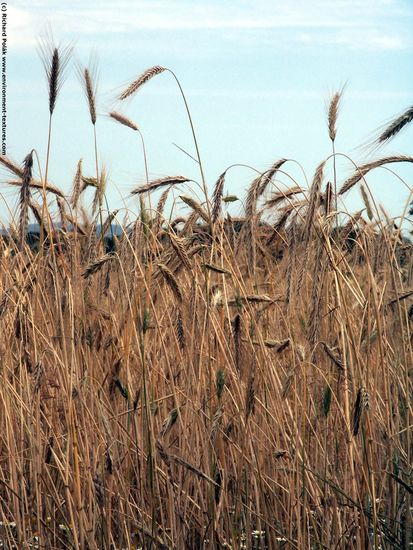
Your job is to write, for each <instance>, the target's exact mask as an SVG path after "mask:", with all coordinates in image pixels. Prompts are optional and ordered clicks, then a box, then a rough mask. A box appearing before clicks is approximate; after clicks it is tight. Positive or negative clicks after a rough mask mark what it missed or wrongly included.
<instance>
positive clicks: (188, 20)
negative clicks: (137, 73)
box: [9, 0, 413, 49]
mask: <svg viewBox="0 0 413 550" xmlns="http://www.w3.org/2000/svg"><path fill="white" fill-rule="evenodd" d="M15 6H16V7H14V8H12V7H9V20H10V35H11V41H12V43H13V45H15V46H16V47H20V48H25V47H28V46H32V45H33V43H34V42H35V37H36V35H37V34H38V33H39V32H40V30H41V29H42V27H44V25H45V23H46V22H49V23H50V24H51V25H52V27H53V28H54V29H55V30H56V33H59V35H60V34H61V33H62V32H63V33H64V34H65V36H67V37H68V38H70V39H73V38H76V37H79V38H80V37H87V36H89V37H90V36H95V37H96V39H97V40H101V41H102V42H104V41H106V42H107V40H108V37H109V35H120V36H122V38H123V37H125V38H124V39H121V40H120V42H119V43H118V45H117V43H116V41H113V42H112V43H113V47H118V48H119V47H120V46H121V45H122V44H123V43H124V40H125V39H126V36H125V35H126V34H128V33H137V32H142V31H160V32H162V31H179V30H182V31H186V30H194V31H201V30H216V31H221V32H224V31H236V30H239V31H240V32H244V31H247V30H249V31H254V30H255V31H256V32H257V33H258V32H259V31H264V30H268V31H270V30H276V29H279V30H283V29H284V30H286V31H287V32H288V31H291V32H290V33H289V35H288V41H289V42H294V41H298V42H301V43H317V42H318V43H324V42H327V43H330V44H331V43H336V44H340V45H343V46H349V47H368V48H373V47H375V48H379V49H401V48H403V47H405V45H406V40H405V39H404V38H403V37H402V36H400V33H401V29H398V31H399V32H397V33H391V32H389V28H388V27H389V24H390V21H395V19H397V18H399V19H398V20H399V22H400V25H398V26H401V23H402V22H403V19H402V18H404V19H406V18H408V17H410V18H412V16H413V10H412V9H409V7H406V5H405V4H403V3H402V0H336V1H335V2H331V1H330V0H313V1H311V2H310V1H308V0H290V1H284V0H283V1H281V0H256V1H254V2H245V1H242V0H238V1H231V2H230V1H220V2H217V1H216V0H215V1H213V0H198V1H193V0H192V1H189V0H138V1H136V2H134V1H132V0H123V1H121V2H116V3H114V2H109V1H107V0H104V1H97V0H92V1H89V2H87V3H85V2H83V1H80V0H72V2H70V3H63V2H59V3H58V4H57V3H56V2H52V1H51V0H48V1H44V0H43V1H32V2H30V3H28V2H27V1H21V0H20V1H19V0H17V1H16V2H15ZM315 31H316V32H315ZM406 32H407V31H406ZM159 38H160V40H161V39H162V37H161V36H159ZM111 40H112V38H111Z"/></svg>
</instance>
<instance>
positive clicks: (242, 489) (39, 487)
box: [0, 68, 413, 549]
mask: <svg viewBox="0 0 413 550" xmlns="http://www.w3.org/2000/svg"><path fill="white" fill-rule="evenodd" d="M155 69H156V70H155ZM155 69H154V70H152V72H147V73H144V75H143V76H142V77H140V78H139V79H138V80H137V81H136V82H135V83H133V86H132V88H131V87H130V88H129V89H128V90H126V91H125V94H126V93H127V92H128V91H129V93H128V95H130V94H132V93H134V92H135V91H136V90H137V89H138V88H139V87H140V86H141V85H142V84H143V83H145V82H146V81H147V80H149V79H150V78H151V77H152V76H154V74H157V73H158V72H160V69H161V68H155ZM123 95H124V94H123ZM338 99H339V98H338ZM338 99H337V101H336V107H337V104H338ZM336 114H337V113H336V112H335V113H334V112H331V113H330V115H329V116H330V118H329V132H330V137H331V139H332V140H334V139H335V134H336V126H335V124H336ZM114 118H116V117H114ZM29 161H31V159H29V158H28V157H26V161H25V166H24V167H23V169H20V168H19V167H18V165H16V164H15V163H14V162H13V161H11V160H10V159H3V160H2V162H3V165H4V166H5V167H6V168H7V169H8V170H9V171H11V172H12V173H13V177H14V180H15V178H16V177H17V178H20V181H14V180H13V183H15V184H18V185H20V186H21V218H20V220H21V225H20V233H21V232H22V231H23V228H24V227H26V225H27V214H28V208H29V206H30V209H31V210H32V212H33V213H34V215H35V217H36V219H38V221H39V218H40V220H41V219H42V215H43V216H44V214H42V213H41V212H42V211H43V212H46V215H47V216H49V207H50V203H49V202H47V203H46V204H38V203H36V202H34V201H33V200H31V195H33V196H35V195H36V194H39V191H40V189H41V188H42V186H41V185H40V184H38V185H37V186H36V184H35V180H32V176H31V163H30V162H29ZM402 161H404V162H406V161H407V162H411V158H410V157H400V156H397V157H396V156H394V157H386V158H383V159H381V160H379V161H375V162H371V163H368V164H365V165H364V166H361V167H360V169H359V170H356V171H355V174H354V176H353V177H352V178H349V179H347V181H346V182H345V183H344V186H343V187H342V188H341V190H340V193H344V191H345V190H346V189H349V188H351V187H353V186H354V185H356V184H357V183H358V182H359V181H360V180H362V179H363V178H364V176H365V175H367V173H368V172H370V171H371V170H372V169H373V168H376V167H379V166H382V165H384V164H387V163H389V162H390V163H391V162H402ZM284 162H285V159H281V160H280V161H277V162H276V163H275V164H274V166H273V167H272V168H271V169H270V170H269V171H267V172H264V173H263V174H260V175H259V176H258V177H256V178H255V179H254V181H253V182H252V184H251V185H250V186H249V189H248V190H247V198H246V217H245V218H243V219H241V220H231V219H230V218H229V217H228V218H224V216H223V214H222V208H223V196H224V186H225V173H226V171H225V172H223V174H222V175H221V176H220V178H219V179H218V180H217V183H216V186H215V189H214V192H213V194H212V197H211V199H209V198H208V200H207V201H206V204H200V203H199V202H197V201H196V200H195V199H194V198H192V197H189V196H183V197H182V199H183V201H184V203H185V204H186V205H187V206H188V207H189V212H188V216H187V217H186V218H184V220H183V221H184V224H183V226H182V224H181V223H180V222H181V221H182V220H181V219H175V218H176V217H175V213H174V211H173V210H172V211H171V212H169V213H168V216H167V219H169V220H170V223H167V222H166V221H165V220H164V218H163V213H164V210H165V209H166V201H167V197H168V192H169V191H170V188H171V186H179V185H180V184H182V183H184V182H185V183H186V182H188V181H189V180H187V179H186V178H183V177H181V176H176V177H168V178H163V179H158V180H153V181H150V182H147V184H146V185H144V186H142V187H138V188H137V189H135V190H134V191H133V193H135V194H138V195H143V194H144V193H150V192H153V191H156V192H158V190H159V189H161V188H162V187H163V186H168V187H167V189H166V190H164V191H163V193H162V195H161V196H160V200H159V203H158V205H159V206H158V212H153V211H151V210H146V209H145V206H144V202H143V200H142V202H141V207H142V211H141V215H140V218H139V219H138V220H126V221H125V223H124V224H123V228H124V232H123V236H122V237H121V238H118V239H114V242H112V243H111V246H112V248H113V250H110V251H108V250H105V249H104V243H103V240H102V239H100V240H99V239H97V238H96V219H92V218H90V217H89V216H87V215H85V216H84V219H82V210H81V209H82V207H81V204H80V202H81V199H82V198H83V197H82V189H81V185H82V181H83V185H85V181H86V183H87V181H89V180H90V181H89V183H88V184H87V185H92V184H93V185H94V186H96V188H97V190H96V196H97V199H96V200H97V202H98V206H99V209H101V204H102V198H103V193H104V186H103V185H101V183H99V184H98V181H99V180H98V179H97V178H89V180H88V179H87V178H86V179H85V178H84V177H83V176H82V171H81V161H80V162H79V164H78V168H77V172H76V176H75V179H74V189H73V193H72V199H71V202H72V207H73V211H70V212H69V211H67V207H66V206H65V204H64V202H62V201H60V203H59V215H60V217H61V220H62V222H63V227H65V224H66V227H67V224H69V223H70V224H72V226H73V227H74V228H73V230H71V231H65V230H62V231H59V232H56V231H55V230H54V229H53V227H52V230H53V238H52V235H50V236H49V237H48V236H47V234H46V238H45V239H44V241H43V242H41V243H40V247H39V250H37V251H36V250H33V249H30V248H29V247H28V246H27V244H26V243H25V242H24V241H22V239H18V238H15V239H14V240H9V241H6V240H2V241H1V243H0V264H1V270H0V327H1V331H2V336H3V337H2V339H1V341H0V354H1V361H0V376H1V384H0V403H1V405H0V406H1V411H2V412H1V414H0V515H1V517H0V522H1V524H0V540H1V541H2V543H3V545H4V546H5V547H8V548H11V547H12V544H15V545H16V547H17V548H25V547H28V545H29V544H34V543H35V542H36V544H39V547H40V548H79V549H83V548H90V549H103V548H106V549H109V548H117V549H121V548H134V547H135V548H138V547H139V548H140V547H144V548H177V549H181V548H182V549H183V548H281V547H283V548H296V549H302V548H326V549H330V548H354V549H362V548H386V549H390V548H407V547H408V544H409V537H410V532H411V526H412V521H411V520H412V518H411V513H412V508H411V505H412V504H411V503H412V484H411V475H412V472H411V464H412V434H411V429H412V419H413V415H412V412H413V411H412V400H411V396H412V380H411V375H412V370H411V369H412V364H413V362H412V319H413V306H412V292H413V291H412V290H411V289H412V277H413V255H412V247H411V245H409V244H407V243H404V242H403V241H402V239H401V234H400V230H399V228H398V227H395V225H394V223H389V224H387V223H384V222H383V221H381V220H378V219H377V216H376V217H375V218H373V215H371V216H370V215H369V216H368V219H367V220H366V219H364V217H363V213H358V214H355V215H354V216H353V217H351V218H350V221H349V222H348V223H347V224H346V225H344V226H343V227H339V228H337V227H334V224H333V222H334V216H335V215H334V207H333V203H334V200H335V197H334V193H333V190H332V184H331V183H327V182H325V181H324V176H323V174H324V169H325V161H323V162H321V163H320V165H319V167H318V169H317V170H316V173H315V176H314V181H313V184H312V187H311V189H310V190H309V193H308V194H307V197H306V198H304V199H302V198H300V199H299V200H298V199H297V195H298V196H299V197H301V195H302V193H303V192H304V191H303V189H304V187H302V186H301V184H300V185H298V184H297V185H294V186H292V187H291V188H290V189H285V190H280V189H278V188H277V189H276V190H275V191H274V192H273V193H272V195H271V194H270V195H269V196H268V197H266V196H265V193H264V192H265V189H266V188H267V186H268V189H270V188H271V179H272V178H274V176H275V174H276V172H277V171H278V170H280V169H281V166H282V165H283V164H284ZM29 172H30V173H29ZM102 173H103V170H102V171H101V172H100V174H99V178H102V177H104V176H102ZM82 177H83V179H82ZM369 177H372V176H371V175H370V176H369ZM92 180H93V181H94V183H93V182H92ZM90 182H92V183H90ZM363 190H364V195H363V196H364V200H365V201H367V202H368V204H369V205H370V202H369V197H368V196H367V193H366V191H365V189H364V188H363ZM45 191H46V192H48V193H49V194H50V193H52V194H53V193H55V194H56V192H58V193H57V194H58V196H61V197H62V198H63V197H64V195H63V193H62V192H61V191H59V190H57V189H56V188H55V187H52V186H50V185H49V186H48V187H46V188H45ZM42 197H43V196H42V195H41V196H40V199H42ZM206 199H207V198H206ZM261 199H262V201H261ZM260 201H261V202H260ZM207 207H208V208H207ZM371 209H372V207H371V206H370V211H371ZM210 212H211V217H210V214H209V213H210ZM36 213H37V214H36ZM50 213H51V214H53V211H50ZM264 214H265V219H266V220H267V221H266V222H262V221H261V219H264V217H263V216H264ZM115 216H116V213H115V212H114V213H112V214H110V215H109V216H108V219H107V221H106V223H105V229H104V231H105V232H106V231H108V230H109V228H110V224H111V222H112V221H113V219H114V218H115ZM165 217H166V216H165ZM128 222H131V223H130V224H129V225H128ZM39 223H40V222H39ZM127 227H131V228H132V229H131V230H129V229H126V228H127ZM179 228H181V229H179ZM244 228H246V230H244ZM252 250H253V252H251V251H252ZM251 257H253V263H251V261H250V260H251ZM35 537H36V539H35Z"/></svg>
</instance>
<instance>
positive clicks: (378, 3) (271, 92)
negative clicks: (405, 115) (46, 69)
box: [0, 0, 413, 219]
mask: <svg viewBox="0 0 413 550" xmlns="http://www.w3.org/2000/svg"><path fill="white" fill-rule="evenodd" d="M412 23H413V2H412V1H411V0H336V1H334V2H332V1H326V0H314V1H311V0H308V1H301V0H296V1H279V0H256V1H245V0H231V1H225V0H221V1H220V2H218V1H213V0H192V1H186V0H182V1H181V0H154V1H150V0H140V1H130V0H127V1H120V2H107V1H99V2H96V1H89V2H87V3H85V2H80V1H78V0H74V1H71V2H64V1H61V2H51V1H36V0H34V1H33V0H32V1H30V2H29V1H19V0H15V1H12V2H10V3H9V5H8V57H7V62H8V69H7V77H8V88H7V91H8V96H7V100H8V125H7V152H8V154H9V155H10V156H11V157H12V158H14V159H15V160H17V161H21V160H22V159H23V158H24V156H25V155H26V154H27V153H28V152H29V151H30V150H31V149H32V148H33V147H34V148H36V150H37V151H38V152H39V155H40V157H41V159H42V160H43V161H44V158H45V150H46V139H47V123H48V104H47V89H46V82H45V77H44V73H43V67H42V65H41V62H40V60H39V56H38V54H37V52H36V40H37V38H38V37H39V35H40V34H41V33H42V32H43V31H44V29H45V27H46V24H50V25H51V26H52V28H53V32H54V35H55V38H56V40H57V41H62V42H65V41H73V42H74V43H75V47H74V57H75V58H76V59H77V60H79V61H81V62H82V63H84V64H86V63H87V62H88V59H89V55H90V52H91V51H94V52H95V53H96V54H97V56H98V58H99V66H100V78H99V94H98V113H99V114H100V116H99V118H98V123H97V132H98V142H99V156H100V159H101V161H102V162H104V164H105V166H106V167H107V169H108V171H109V175H110V180H109V187H108V199H109V204H110V207H111V208H119V207H125V208H127V209H130V210H131V211H133V212H134V211H136V210H137V204H136V199H134V198H128V194H129V192H130V190H131V189H133V188H134V187H136V186H137V185H138V184H139V183H143V181H144V169H143V162H142V154H141V149H140V144H139V141H138V136H137V135H136V134H135V133H133V132H132V131H130V130H128V129H126V128H123V127H121V126H119V125H118V124H116V123H114V122H112V121H111V120H109V119H108V118H107V116H105V114H106V113H107V111H108V110H110V109H114V108H115V109H117V110H121V111H122V112H123V113H124V114H126V115H127V116H129V117H130V118H132V119H133V120H135V122H136V123H137V124H138V125H139V127H140V128H141V130H142V132H143V135H144V137H145V140H146V144H147V149H148V157H149V171H150V175H151V177H159V176H164V175H177V174H182V175H185V176H188V177H193V178H194V179H195V180H198V181H199V175H198V171H197V167H196V165H195V164H194V162H193V161H192V160H191V159H189V158H188V157H187V156H185V155H184V154H183V153H181V152H180V151H179V150H178V149H177V148H176V147H175V146H174V145H173V143H177V144H178V145H180V146H181V147H183V148H184V149H186V150H188V151H189V152H191V153H193V143H192V140H191V134H190V128H189V125H188V121H187V118H186V115H185V111H184V108H183V103H182V100H181V98H180V96H179V93H178V89H177V87H176V85H175V83H174V82H173V80H172V78H171V76H170V75H169V74H167V73H164V74H162V75H159V76H158V77H156V78H155V79H153V80H152V81H151V82H150V83H148V84H147V85H146V86H145V87H144V88H142V89H141V90H140V92H139V93H138V94H137V95H136V96H134V97H133V98H132V99H131V100H130V101H128V102H127V104H126V105H124V104H121V105H119V104H117V103H116V102H115V101H114V98H115V97H116V95H117V94H118V93H119V92H120V91H121V90H122V89H123V87H124V86H125V85H127V84H128V83H129V82H130V81H131V80H132V79H134V78H135V77H136V76H137V75H139V74H140V73H141V72H142V71H143V70H145V69H146V68H148V67H150V66H153V65H157V64H160V65H163V66H166V67H169V68H171V69H172V70H174V72H175V73H176V74H177V76H178V78H179V79H180V81H181V84H182V86H183V88H184V90H185V92H186V94H187V98H188V101H189V104H190V107H191V111H192V114H193V118H194V122H195V127H196V132H197V135H198V138H199V143H200V149H201V156H202V159H203V163H204V167H205V172H206V175H207V180H208V185H209V187H210V189H212V187H213V185H214V183H215V181H216V179H217V177H218V176H219V174H220V173H221V172H222V171H223V170H224V169H225V168H226V167H227V166H229V165H231V164H233V163H245V164H248V165H251V166H253V167H255V168H256V169H258V170H265V169H266V168H267V167H268V166H270V165H271V164H272V163H273V162H274V161H275V160H277V159H278V158H280V157H287V158H291V159H295V160H297V161H299V162H300V163H301V165H302V166H303V168H304V170H305V172H306V174H307V177H308V179H310V180H311V178H312V175H313V172H314V170H315V168H316V166H317V164H318V163H319V162H320V160H322V159H323V158H325V157H326V156H328V155H329V154H330V153H331V144H330V141H329V139H328V132H327V128H326V102H327V101H328V98H329V97H330V95H331V93H332V92H334V91H335V90H336V89H338V88H340V87H341V86H342V85H343V84H344V83H345V82H347V85H346V89H345V93H344V98H343V103H342V108H341V111H340V116H339V121H338V134H337V144H336V147H337V151H339V152H343V153H345V154H347V155H349V156H351V158H352V159H353V160H354V161H355V162H358V163H360V162H363V161H365V160H366V155H365V152H364V151H363V150H362V149H360V148H359V147H358V146H359V145H360V144H362V143H364V142H366V140H368V139H369V138H370V137H371V136H372V135H374V130H375V129H377V128H378V127H379V126H380V125H382V124H383V123H385V122H386V121H388V120H389V119H391V118H392V117H393V116H394V115H396V114H398V113H399V112H401V111H403V110H404V109H405V108H407V107H408V106H409V105H411V104H412V99H413V72H412V52H413V39H412V36H411V29H412V28H413V25H412ZM412 131H413V128H407V129H406V131H405V132H404V133H403V134H402V135H400V136H398V137H397V138H396V139H395V140H394V141H393V142H392V143H391V144H389V145H388V146H386V148H384V149H383V150H382V151H380V152H377V153H374V155H373V156H374V158H375V157H377V156H379V155H381V154H383V155H384V154H390V153H399V152H400V153H405V154H409V153H411V152H412ZM81 157H82V158H83V159H84V166H85V172H86V173H89V174H90V175H93V172H94V157H93V141H92V127H91V124H90V121H89V118H88V111H87V105H86V102H85V98H84V94H83V90H82V89H81V86H80V84H79V80H78V78H77V76H76V71H75V66H74V63H72V64H71V66H70V67H69V71H68V73H67V79H66V81H65V84H64V87H63V88H62V92H61V95H60V96H59V98H58V102H57V106H56V111H55V115H54V130H53V146H52V157H51V166H50V181H52V182H53V183H56V184H58V185H60V186H61V187H62V188H63V189H64V190H66V191H69V189H70V185H71V181H72V179H73V175H74V172H75V169H76V163H77V161H78V159H79V158H81ZM368 159H369V160H370V159H371V156H369V157H368ZM338 164H339V165H338V169H339V180H340V181H341V180H344V178H345V177H346V176H347V175H348V174H349V173H350V172H351V164H350V163H349V162H348V161H344V160H343V161H340V162H339V163H338ZM330 168H331V167H330ZM330 168H328V169H327V176H328V175H329V173H331V169H330ZM287 169H288V171H289V173H290V175H291V176H292V177H293V178H296V179H297V181H298V183H301V184H304V180H303V176H302V173H301V171H300V168H299V166H298V165H297V164H295V163H290V164H289V165H287ZM392 169H394V170H396V171H397V173H398V174H400V175H401V176H402V177H403V178H404V179H405V181H406V183H407V184H408V185H410V186H411V181H412V176H413V170H412V168H411V165H410V166H401V165H392ZM253 177H254V172H252V171H251V170H248V169H247V168H235V169H233V170H231V171H230V172H229V173H228V177H227V184H226V191H227V192H228V193H231V194H237V195H238V196H240V197H242V196H243V195H244V190H245V188H246V187H247V186H248V183H249V182H250V181H251V179H252V178H253ZM280 180H281V182H282V181H283V182H284V183H285V184H287V185H288V184H289V182H288V179H287V178H286V177H284V178H283V177H280ZM368 182H369V184H370V185H371V189H372V191H373V192H374V195H375V197H376V198H377V201H378V202H380V203H382V204H383V206H384V207H385V208H386V209H387V210H388V211H389V212H390V213H391V215H394V216H397V215H399V214H400V213H401V211H402V209H403V207H404V204H405V201H406V199H407V197H408V191H407V189H406V187H405V186H404V185H403V184H402V183H401V182H400V181H398V180H397V178H396V177H394V176H393V175H392V174H391V173H389V172H386V171H383V170H382V171H377V172H375V173H372V174H371V176H370V177H369V179H368ZM191 185H192V187H193V189H194V191H195V192H198V190H197V189H196V187H195V184H191ZM280 185H281V184H280ZM1 190H2V191H3V196H4V198H5V199H6V201H7V202H8V204H9V206H10V207H11V208H12V209H13V208H15V206H16V204H17V197H16V193H15V192H13V191H12V190H10V189H7V188H6V187H4V186H1ZM182 192H184V193H188V189H182V188H181V193H182ZM178 195H179V192H177V194H176V196H178ZM358 204H359V193H358V191H357V190H354V191H352V192H350V194H349V196H348V197H347V198H346V204H345V206H346V207H347V208H349V209H350V210H351V209H354V208H356V207H357V206H358ZM240 208H241V207H240V206H235V207H234V209H233V210H232V211H233V212H234V213H235V214H236V213H238V212H239V211H240ZM0 216H1V218H2V219H4V218H5V217H6V207H5V206H4V202H3V203H2V206H0Z"/></svg>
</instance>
